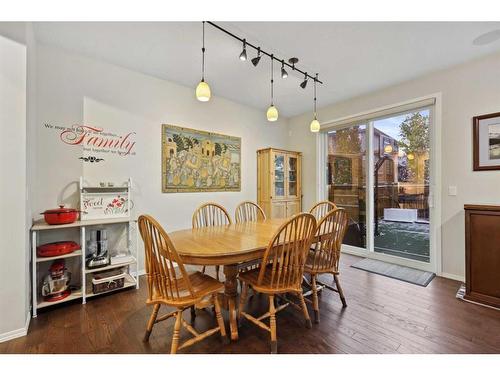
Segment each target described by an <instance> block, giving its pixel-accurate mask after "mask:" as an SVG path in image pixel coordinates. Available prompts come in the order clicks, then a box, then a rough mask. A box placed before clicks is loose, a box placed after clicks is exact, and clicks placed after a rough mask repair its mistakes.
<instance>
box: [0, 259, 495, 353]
mask: <svg viewBox="0 0 500 375" xmlns="http://www.w3.org/2000/svg"><path fill="white" fill-rule="evenodd" d="M358 259H359V258H357V257H353V256H349V255H343V258H342V262H341V263H342V273H341V281H342V286H343V288H344V291H345V294H346V298H347V303H348V307H347V308H345V309H342V305H341V303H340V300H339V298H338V295H337V294H336V293H333V292H330V291H328V290H325V291H324V292H323V294H322V296H321V300H320V309H321V322H320V323H319V324H313V327H312V329H307V328H306V327H305V325H304V322H303V318H302V315H301V314H300V313H299V312H298V311H296V310H295V309H293V308H289V309H285V310H284V311H282V312H280V313H279V314H278V318H277V321H278V351H279V352H280V353H325V354H326V353H500V311H496V310H493V309H488V308H485V307H481V306H477V305H473V304H470V303H465V302H463V301H459V300H457V299H456V298H455V294H456V292H457V289H458V287H459V286H460V283H459V282H456V281H452V280H448V279H443V278H439V277H437V278H435V279H434V280H433V281H432V282H431V283H430V284H429V286H427V287H426V288H423V287H419V286H415V285H411V284H407V283H404V282H401V281H398V280H393V279H389V278H386V277H383V276H379V275H375V274H371V273H367V272H364V271H361V270H357V269H354V268H351V267H350V265H351V264H352V263H354V262H355V261H357V260H358ZM211 268H212V267H211ZM323 280H324V281H328V282H331V278H329V277H328V278H323ZM141 281H142V287H141V288H140V290H135V289H131V290H127V291H121V292H118V293H115V294H113V295H108V296H103V297H99V298H96V299H92V300H89V301H88V303H87V304H86V305H81V304H79V303H78V301H75V303H72V304H70V305H62V306H60V307H57V308H54V309H52V310H51V311H45V312H44V311H42V312H41V313H40V314H39V315H38V317H37V318H35V319H32V320H31V324H30V329H29V333H28V335H27V336H25V337H21V338H18V339H15V340H11V341H9V342H5V343H2V344H0V353H169V352H170V342H171V337H172V325H173V321H172V320H167V321H165V322H162V323H159V324H158V325H156V326H155V328H154V330H153V333H152V335H151V338H150V342H149V343H143V342H142V337H143V334H144V330H145V327H146V323H147V320H148V318H149V315H150V312H151V307H148V306H146V305H145V303H144V301H145V299H146V293H147V291H146V288H145V278H144V277H142V278H141ZM162 309H163V308H162ZM247 309H250V310H252V311H253V313H256V312H258V311H262V312H264V311H267V298H265V297H263V296H256V297H254V298H253V299H252V300H251V301H250V303H249V305H248V306H247ZM310 312H311V313H312V311H311V310H310ZM185 314H186V315H185V316H186V319H189V311H186V312H185ZM226 323H227V321H226ZM214 324H215V319H214V317H213V316H212V314H211V313H210V312H205V311H200V312H199V313H198V317H197V319H196V323H195V327H197V328H199V330H204V329H206V328H207V327H212V326H213V325H214ZM239 333H240V339H239V341H237V342H232V343H230V344H228V345H223V344H222V343H221V341H220V337H219V336H217V335H215V336H212V337H210V338H209V339H207V340H204V341H202V342H201V343H198V344H195V345H194V346H192V347H190V348H188V349H186V350H184V351H181V353H268V352H269V348H270V346H269V337H268V335H267V334H266V333H265V332H264V331H263V330H261V329H257V328H256V327H254V325H253V324H251V323H250V322H247V321H243V325H242V327H241V328H240V331H239ZM189 337H191V336H190V335H189V334H188V333H187V331H185V330H183V331H181V340H183V339H186V338H189Z"/></svg>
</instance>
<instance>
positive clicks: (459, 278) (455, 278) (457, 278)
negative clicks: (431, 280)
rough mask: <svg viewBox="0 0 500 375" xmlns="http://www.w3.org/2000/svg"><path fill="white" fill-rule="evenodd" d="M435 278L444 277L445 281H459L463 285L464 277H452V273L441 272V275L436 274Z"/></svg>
mask: <svg viewBox="0 0 500 375" xmlns="http://www.w3.org/2000/svg"><path fill="white" fill-rule="evenodd" d="M437 276H439V277H444V278H445V279H451V280H456V281H461V282H463V283H464V282H465V277H464V276H460V275H454V274H452V273H447V272H441V273H439V274H437Z"/></svg>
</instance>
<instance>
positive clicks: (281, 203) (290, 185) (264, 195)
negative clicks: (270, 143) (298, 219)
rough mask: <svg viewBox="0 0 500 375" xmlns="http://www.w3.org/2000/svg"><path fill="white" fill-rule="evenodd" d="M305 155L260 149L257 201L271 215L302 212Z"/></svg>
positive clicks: (286, 215)
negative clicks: (303, 157) (303, 162)
mask: <svg viewBox="0 0 500 375" xmlns="http://www.w3.org/2000/svg"><path fill="white" fill-rule="evenodd" d="M301 165H302V154H301V153H300V152H295V151H287V150H280V149H276V148H266V149H263V150H258V151H257V202H258V204H259V205H260V206H261V207H262V209H263V210H264V212H265V213H266V215H267V217H269V218H285V217H289V216H293V215H295V214H297V213H299V212H301V211H302V183H301V174H302V171H301Z"/></svg>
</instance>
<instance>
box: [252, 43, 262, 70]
mask: <svg viewBox="0 0 500 375" xmlns="http://www.w3.org/2000/svg"><path fill="white" fill-rule="evenodd" d="M259 61H260V47H259V48H257V57H254V58H253V59H252V64H253V66H257V65H258V64H259Z"/></svg>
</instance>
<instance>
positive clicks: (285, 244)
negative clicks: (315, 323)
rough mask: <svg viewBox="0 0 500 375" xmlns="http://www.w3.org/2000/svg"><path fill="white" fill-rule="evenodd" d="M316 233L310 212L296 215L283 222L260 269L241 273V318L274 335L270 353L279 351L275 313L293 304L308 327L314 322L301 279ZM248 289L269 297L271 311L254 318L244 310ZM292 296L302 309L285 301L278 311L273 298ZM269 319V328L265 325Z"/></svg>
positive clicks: (313, 219) (265, 254)
mask: <svg viewBox="0 0 500 375" xmlns="http://www.w3.org/2000/svg"><path fill="white" fill-rule="evenodd" d="M315 231H316V219H315V218H314V216H313V215H311V214H308V213H301V214H298V215H295V216H294V217H292V218H291V219H290V220H288V221H287V222H286V223H284V224H283V225H282V226H281V227H280V228H279V229H278V231H277V232H276V233H275V235H274V236H273V238H272V239H271V241H270V242H269V245H268V247H267V249H266V251H265V253H264V257H263V259H262V265H261V266H260V268H257V269H252V270H250V271H247V272H242V273H240V275H239V276H238V277H239V279H240V281H241V282H242V283H243V290H242V294H241V298H240V306H239V318H240V320H241V317H242V316H244V317H245V318H247V319H248V320H250V321H251V322H252V323H254V324H256V325H257V326H258V327H260V328H263V329H265V330H267V331H268V332H270V334H271V353H276V352H277V334H276V313H277V312H279V311H281V310H282V309H284V308H285V307H287V306H288V305H289V304H292V305H293V306H295V307H296V308H298V309H299V310H301V311H302V313H303V314H304V317H305V320H306V325H307V327H309V328H310V327H311V320H310V318H309V313H308V312H307V307H306V305H305V301H304V298H303V296H302V287H301V283H302V276H303V273H304V264H305V261H306V258H307V253H308V251H309V248H310V246H311V242H312V240H313V238H314V233H315ZM249 286H251V287H252V289H254V290H255V291H257V292H260V293H264V294H267V295H268V297H269V312H268V313H266V314H264V315H262V316H260V317H259V318H255V317H253V316H252V315H250V314H247V313H245V312H244V311H243V307H244V305H245V302H246V298H247V294H248V289H249ZM285 293H293V294H295V295H296V296H297V297H298V299H299V301H300V306H299V305H296V304H295V303H293V302H292V301H291V300H288V299H286V298H285V297H284V296H283V297H282V298H283V299H286V301H287V303H285V304H282V305H280V306H279V307H278V308H275V305H274V297H275V295H278V294H285ZM266 318H269V319H270V324H269V326H267V325H266V324H264V323H263V322H262V320H263V319H266Z"/></svg>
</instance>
